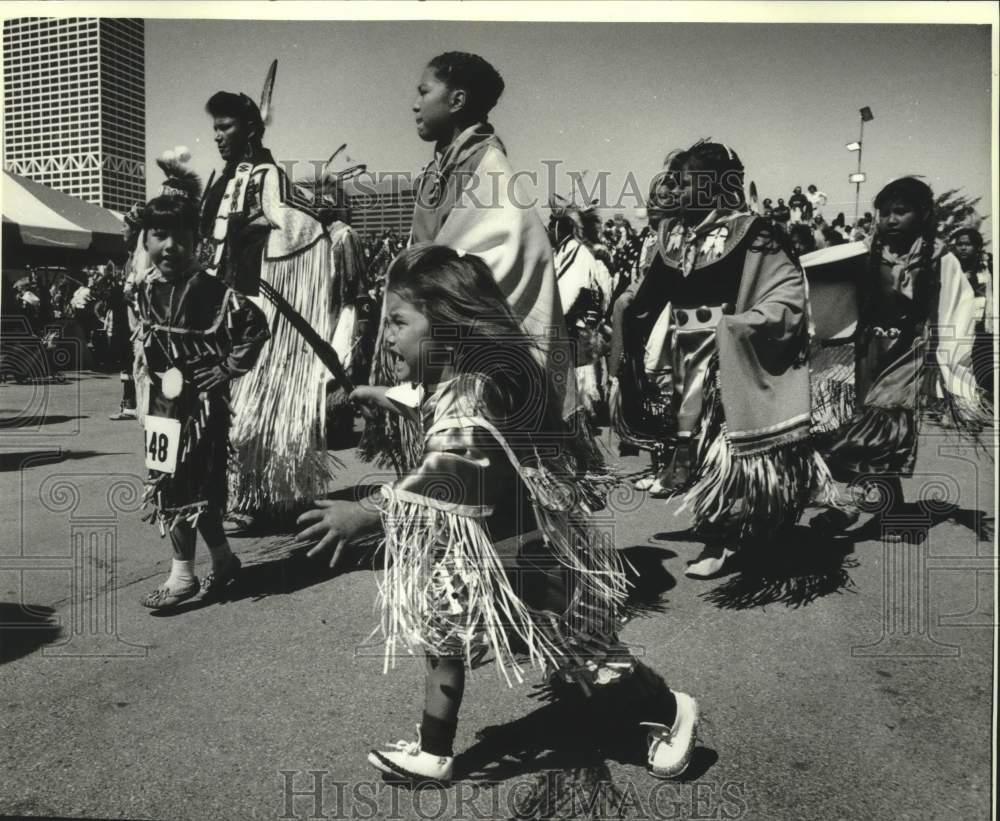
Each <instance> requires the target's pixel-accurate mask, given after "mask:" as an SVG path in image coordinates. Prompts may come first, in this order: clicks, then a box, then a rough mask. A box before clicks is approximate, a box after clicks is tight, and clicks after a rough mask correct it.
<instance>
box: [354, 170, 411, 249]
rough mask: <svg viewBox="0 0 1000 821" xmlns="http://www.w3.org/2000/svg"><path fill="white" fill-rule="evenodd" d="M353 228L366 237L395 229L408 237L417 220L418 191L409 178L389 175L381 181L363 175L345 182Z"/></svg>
mask: <svg viewBox="0 0 1000 821" xmlns="http://www.w3.org/2000/svg"><path fill="white" fill-rule="evenodd" d="M345 188H346V194H347V201H348V204H349V208H350V223H351V227H352V228H353V229H354V230H355V231H357V233H358V236H360V237H361V238H362V239H368V238H369V237H370V236H371V235H381V234H382V233H383V232H385V231H389V230H394V231H395V232H396V235H397V236H398V237H399V238H400V239H402V240H405V239H406V238H407V237H408V236H409V234H410V226H411V225H412V223H413V206H414V203H415V202H416V192H415V191H414V190H413V187H412V185H411V183H410V181H409V180H406V179H397V178H396V177H395V176H392V175H386V176H385V177H383V178H382V179H381V180H378V181H377V182H376V181H375V179H374V176H373V175H362V176H361V177H359V178H358V179H356V180H351V181H350V182H348V183H347V184H346V185H345Z"/></svg>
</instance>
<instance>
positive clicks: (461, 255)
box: [455, 248, 465, 259]
mask: <svg viewBox="0 0 1000 821" xmlns="http://www.w3.org/2000/svg"><path fill="white" fill-rule="evenodd" d="M455 253H456V254H458V258H459V259H462V258H463V257H464V256H465V250H464V249H462V248H456V249H455Z"/></svg>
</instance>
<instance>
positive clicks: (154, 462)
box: [146, 416, 181, 473]
mask: <svg viewBox="0 0 1000 821" xmlns="http://www.w3.org/2000/svg"><path fill="white" fill-rule="evenodd" d="M180 440H181V423H180V420H178V419H167V418H166V417H163V416H147V417H146V467H148V468H149V469H150V470H158V471H160V472H161V473H173V472H174V470H176V469H177V447H178V445H179V444H180Z"/></svg>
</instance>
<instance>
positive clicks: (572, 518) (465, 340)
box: [299, 246, 698, 781]
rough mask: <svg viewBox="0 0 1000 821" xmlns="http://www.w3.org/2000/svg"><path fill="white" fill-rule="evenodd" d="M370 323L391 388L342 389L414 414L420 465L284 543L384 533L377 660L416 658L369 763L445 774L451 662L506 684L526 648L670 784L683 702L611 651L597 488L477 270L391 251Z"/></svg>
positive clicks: (611, 572) (457, 692)
mask: <svg viewBox="0 0 1000 821" xmlns="http://www.w3.org/2000/svg"><path fill="white" fill-rule="evenodd" d="M386 319H387V325H386V331H385V343H386V346H387V350H388V352H389V353H390V355H391V356H392V358H393V361H394V363H395V377H396V381H397V382H398V386H397V387H393V388H386V387H376V386H367V387H363V388H357V389H356V390H355V392H354V394H353V395H352V396H353V399H354V401H356V402H359V403H365V404H369V405H378V406H380V407H382V408H384V409H389V410H394V411H395V412H397V413H399V414H401V415H404V416H408V417H409V418H410V419H411V420H413V422H414V423H415V426H416V427H417V429H418V430H419V431H420V435H421V439H422V442H423V455H422V457H421V460H420V463H419V464H418V466H417V467H416V468H415V469H413V470H411V471H410V472H409V473H407V474H406V475H404V476H403V477H401V478H400V479H399V480H397V481H396V482H394V483H393V484H392V485H386V486H384V487H383V488H382V490H381V493H380V495H379V496H378V497H376V498H374V499H372V500H370V502H369V503H367V504H366V503H349V502H340V501H325V502H322V503H321V507H319V508H318V509H316V510H314V511H310V512H308V513H306V514H303V516H301V517H300V520H299V521H300V524H302V525H308V527H305V529H304V530H303V531H302V532H301V533H300V534H299V538H300V539H301V540H309V539H316V538H319V539H320V540H319V542H318V544H317V545H316V546H315V547H314V548H313V549H312V550H311V551H310V555H315V554H316V553H318V552H319V551H322V550H324V549H325V548H326V547H328V546H334V547H335V551H334V555H333V559H332V562H331V563H336V562H337V560H338V558H339V556H340V554H341V552H342V551H343V550H344V548H345V547H347V546H349V545H350V544H358V543H359V542H361V541H363V540H364V538H365V536H366V535H370V534H375V533H377V532H378V530H379V529H380V528H381V529H382V530H384V547H385V576H384V579H383V581H382V584H381V590H380V601H381V605H382V608H381V609H382V624H381V632H382V634H383V635H384V638H385V641H386V645H387V646H386V667H387V668H388V666H389V665H390V664H391V663H392V661H393V659H394V657H395V655H396V654H397V653H398V652H399V650H400V649H401V648H402V647H406V648H407V649H409V650H410V651H411V652H412V651H414V650H416V651H419V652H423V653H424V654H425V655H426V657H427V665H428V667H427V680H426V696H425V703H424V713H423V717H422V720H421V722H420V725H419V727H418V739H417V741H415V742H405V741H404V742H399V743H397V744H396V745H395V746H394V747H393V748H391V749H389V750H381V751H379V750H373V751H372V752H371V754H370V755H369V762H370V763H371V764H373V765H374V766H375V767H377V768H378V769H380V770H382V771H383V772H386V773H390V774H393V775H395V776H402V777H409V778H423V779H434V780H439V781H447V780H448V779H450V777H451V774H452V761H453V752H454V751H453V743H454V738H455V733H456V728H457V719H458V711H459V707H460V705H461V701H462V696H463V692H464V686H465V675H466V667H467V666H468V667H475V666H478V665H479V664H482V663H484V662H485V661H486V660H487V659H488V658H490V657H492V659H493V660H495V662H496V664H497V665H498V667H499V670H500V671H501V673H502V675H503V677H504V678H505V679H506V680H507V682H508V684H509V683H510V682H511V678H514V679H517V680H518V681H520V680H521V679H522V676H523V669H522V663H523V656H525V655H526V656H527V659H528V660H529V662H530V663H531V664H533V665H535V666H537V667H539V668H541V669H543V670H545V671H548V672H549V673H551V674H553V686H554V687H555V688H562V687H564V686H567V685H571V684H572V685H579V686H580V687H582V688H583V689H584V690H585V691H586V692H587V693H588V694H590V695H593V694H598V693H600V694H607V697H612V692H613V693H614V694H616V695H619V696H621V699H620V709H616V710H606V711H604V712H605V714H610V715H614V716H615V719H616V720H619V721H621V722H622V725H621V727H620V731H619V732H620V734H621V736H623V737H625V738H626V739H628V737H629V734H630V733H633V732H634V733H636V734H637V740H638V738H639V737H641V733H642V732H643V731H642V730H641V729H640V726H641V725H643V724H648V727H649V729H648V743H649V745H650V747H649V763H650V769H651V771H652V772H653V773H654V774H655V775H658V776H660V777H671V776H675V775H677V774H679V773H680V772H682V771H683V770H684V768H685V767H686V766H687V763H688V761H689V760H690V756H691V752H692V750H693V746H694V740H695V732H696V727H697V720H698V716H697V705H696V703H695V701H694V700H693V699H692V698H691V697H690V696H687V695H685V694H683V693H674V692H671V691H670V690H669V689H668V688H667V687H666V685H665V684H664V683H663V682H662V680H661V679H660V678H659V677H658V676H657V675H656V674H654V673H653V672H652V671H651V670H649V668H647V667H645V666H643V665H642V664H640V663H639V662H638V661H637V660H636V659H635V658H634V657H632V656H631V654H630V653H629V652H628V651H627V650H626V649H625V647H623V646H622V644H621V643H620V642H619V641H618V638H617V631H616V628H617V626H618V624H619V623H620V618H619V613H620V609H621V606H622V604H623V603H624V600H625V595H626V588H627V582H626V577H625V575H624V573H623V570H622V567H621V561H620V559H619V557H618V554H617V553H616V552H615V550H614V548H613V546H612V545H611V544H609V540H608V539H606V538H602V534H599V533H598V532H596V529H595V528H593V527H591V526H590V525H589V524H588V514H589V512H590V511H591V510H593V509H595V508H596V507H598V506H599V505H600V504H602V503H603V497H604V496H605V495H606V492H607V489H608V487H609V485H610V483H611V480H610V477H607V476H605V477H598V476H595V475H593V474H591V475H584V473H583V471H582V470H580V466H579V464H578V463H577V462H576V461H575V459H574V457H573V456H571V455H570V454H572V453H573V452H574V451H573V450H572V449H571V448H567V447H565V444H566V441H567V440H568V439H569V438H571V437H572V436H574V435H576V433H575V432H574V431H572V430H569V429H568V428H567V426H566V425H565V423H564V422H563V421H562V418H561V409H562V407H561V403H560V401H559V399H558V398H557V394H556V392H555V390H554V388H553V385H552V382H551V378H550V374H548V373H547V372H546V371H545V370H544V369H543V368H542V367H541V365H540V363H539V362H538V359H537V358H536V356H535V355H534V353H533V352H532V350H531V347H532V344H533V342H532V340H531V339H530V337H528V336H527V335H526V334H525V332H524V331H523V330H522V328H521V324H520V322H519V321H518V319H517V318H516V317H515V315H514V313H513V312H512V310H511V308H510V306H509V305H508V303H507V301H506V300H505V298H504V296H503V293H502V292H501V290H500V288H499V287H498V286H497V284H496V281H495V279H494V278H493V275H492V273H491V271H490V269H489V267H488V266H487V265H486V264H485V263H484V262H483V261H482V260H481V259H479V258H478V257H476V256H473V255H471V254H463V253H461V252H458V251H455V250H453V249H451V248H447V247H444V246H414V247H411V248H410V249H407V250H406V251H404V252H403V253H402V254H401V255H400V256H399V257H397V259H396V260H395V261H394V262H393V265H392V267H391V268H390V270H389V274H388V285H387V297H386ZM612 685H614V686H612ZM570 691H575V686H574V687H570ZM616 704H617V702H616Z"/></svg>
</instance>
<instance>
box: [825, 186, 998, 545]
mask: <svg viewBox="0 0 1000 821" xmlns="http://www.w3.org/2000/svg"><path fill="white" fill-rule="evenodd" d="M875 209H876V211H877V212H878V222H877V227H876V230H875V234H874V236H873V237H872V239H871V248H870V253H869V257H868V265H867V268H866V272H865V277H864V279H863V280H862V281H861V282H860V283H859V322H858V341H857V343H856V344H857V350H856V359H855V363H856V364H855V391H856V395H857V411H856V413H855V416H854V418H853V420H852V421H851V422H850V423H849V424H848V425H846V426H845V427H844V429H843V431H842V433H841V434H840V435H839V437H838V438H837V440H836V441H835V442H834V444H833V445H832V447H831V449H830V453H829V455H828V457H827V462H828V464H829V466H830V470H831V472H832V473H833V475H834V477H835V478H837V479H839V480H841V481H845V482H852V481H855V480H860V485H861V489H862V490H863V491H864V492H866V493H867V492H868V490H869V489H871V488H870V487H868V486H872V485H879V486H881V493H882V494H883V496H886V497H887V498H886V499H883V500H882V508H883V512H882V514H881V515H883V516H884V515H885V513H887V512H889V511H891V510H892V509H893V508H898V506H899V505H901V504H902V501H903V489H902V485H901V483H900V478H901V477H905V476H910V475H912V473H913V465H914V462H915V461H916V457H917V439H918V428H917V425H918V422H919V421H920V411H921V409H922V408H924V407H927V406H928V405H931V406H937V407H941V406H943V408H944V409H945V410H946V411H947V412H948V413H949V415H950V416H951V418H952V421H953V422H954V424H955V425H956V427H957V428H958V429H959V430H960V431H962V430H965V431H968V432H975V431H976V430H977V429H978V428H979V427H980V426H982V425H983V424H985V423H987V422H988V421H989V418H990V414H989V412H988V409H987V408H985V407H984V406H983V405H982V403H981V401H980V399H979V396H978V394H977V390H976V382H975V378H974V376H973V374H972V370H971V367H970V365H971V354H972V348H971V340H972V338H973V331H974V315H973V310H974V303H975V295H974V293H973V290H972V287H971V286H970V285H969V283H968V280H967V279H966V277H965V275H964V274H963V273H962V267H961V265H960V264H959V262H958V260H957V259H956V258H955V257H954V256H953V255H952V254H951V253H949V252H948V251H947V249H946V247H945V245H944V243H943V242H942V241H941V240H939V239H937V237H936V227H937V220H936V219H935V215H934V194H933V192H932V191H931V189H930V187H929V186H927V184H926V183H923V182H921V181H920V180H918V179H915V178H913V177H903V178H901V179H898V180H895V181H894V182H891V183H889V184H888V185H887V186H886V187H885V188H883V189H882V190H881V191H879V193H878V195H877V196H876V197H875ZM866 477H867V478H866ZM821 517H822V518H821ZM856 518H857V516H856V514H854V513H848V515H847V516H845V515H843V514H840V513H837V512H833V511H831V512H830V513H828V514H820V517H817V519H819V521H818V522H815V523H816V525H817V526H820V527H822V528H824V529H838V528H839V527H844V526H846V525H848V524H850V523H851V521H852V520H853V519H856ZM814 521H815V520H814ZM883 535H884V536H886V537H888V538H897V537H894V536H893V534H891V533H890V534H883Z"/></svg>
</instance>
